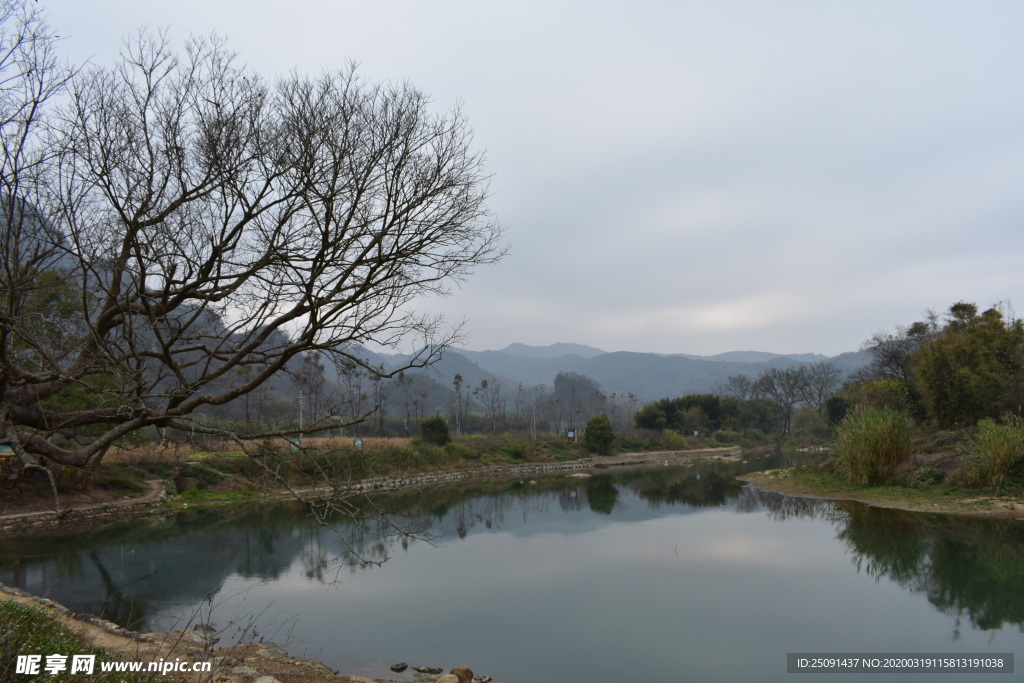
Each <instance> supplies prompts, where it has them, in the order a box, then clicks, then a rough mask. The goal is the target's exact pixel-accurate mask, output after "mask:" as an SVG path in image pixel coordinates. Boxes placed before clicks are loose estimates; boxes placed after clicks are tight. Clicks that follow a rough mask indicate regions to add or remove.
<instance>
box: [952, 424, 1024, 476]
mask: <svg viewBox="0 0 1024 683" xmlns="http://www.w3.org/2000/svg"><path fill="white" fill-rule="evenodd" d="M968 443H969V448H970V451H971V453H972V454H974V455H975V456H976V458H975V459H974V460H972V461H971V462H970V464H969V465H967V467H966V468H965V469H964V470H962V471H961V472H959V473H958V474H957V478H958V479H959V480H960V481H961V482H962V483H963V484H965V485H967V486H976V487H979V488H991V489H992V490H993V491H995V492H996V493H998V492H999V491H1000V490H1002V489H1003V488H1004V486H1005V485H1007V484H1018V485H1019V484H1020V483H1021V482H1020V481H1019V480H1020V479H1021V476H1020V475H1021V474H1022V472H1021V470H1022V469H1024V468H1022V467H1021V465H1022V463H1021V460H1022V457H1024V420H1021V418H1020V417H1018V416H1016V415H1013V414H1010V413H1007V414H1006V415H1004V416H1003V417H1002V418H1001V419H1000V420H999V422H996V421H995V420H993V419H992V418H986V419H984V420H981V421H980V422H978V431H977V432H976V433H975V434H974V435H973V436H972V437H971V438H970V439H969V442H968Z"/></svg>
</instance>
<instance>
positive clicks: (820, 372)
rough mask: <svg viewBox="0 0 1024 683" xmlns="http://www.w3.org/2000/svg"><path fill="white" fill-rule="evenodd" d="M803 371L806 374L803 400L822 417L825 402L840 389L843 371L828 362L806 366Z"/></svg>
mask: <svg viewBox="0 0 1024 683" xmlns="http://www.w3.org/2000/svg"><path fill="white" fill-rule="evenodd" d="M802 370H803V374H804V385H803V394H802V398H803V400H804V402H805V403H807V405H809V406H811V407H812V408H814V409H815V410H817V411H818V414H819V415H821V414H822V413H823V412H824V410H825V401H826V400H828V397H829V396H831V395H832V394H834V393H835V391H836V389H838V388H839V385H840V384H841V382H842V378H843V371H842V370H840V369H839V368H838V367H836V365H835V364H834V363H832V362H831V361H827V360H823V361H819V362H817V363H811V364H810V365H805V366H804V367H803V368H802Z"/></svg>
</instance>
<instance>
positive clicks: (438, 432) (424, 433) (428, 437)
mask: <svg viewBox="0 0 1024 683" xmlns="http://www.w3.org/2000/svg"><path fill="white" fill-rule="evenodd" d="M420 438H422V439H423V441H425V442H426V443H429V444H433V445H435V446H444V445H447V444H448V442H449V441H451V440H452V437H451V434H450V433H449V432H448V420H446V419H444V418H443V417H441V416H440V415H434V416H433V417H426V418H423V419H422V420H420Z"/></svg>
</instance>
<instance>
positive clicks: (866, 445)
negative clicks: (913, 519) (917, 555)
mask: <svg viewBox="0 0 1024 683" xmlns="http://www.w3.org/2000/svg"><path fill="white" fill-rule="evenodd" d="M865 349H866V350H867V351H869V352H870V354H871V357H872V363H871V364H870V365H869V366H868V367H867V368H865V370H864V371H863V372H862V373H860V375H859V376H856V377H854V378H852V379H851V381H849V382H847V383H846V385H844V386H843V387H842V389H841V390H840V391H838V392H837V393H836V394H835V395H833V396H831V397H830V398H829V399H828V401H827V403H826V405H827V410H828V412H829V413H830V417H831V419H832V421H833V433H834V443H833V444H832V447H831V450H830V451H829V454H828V456H827V457H825V458H824V459H822V460H821V461H820V462H817V463H815V464H811V465H805V466H803V467H802V468H799V469H797V470H794V471H791V472H787V473H785V474H779V473H762V474H759V475H755V476H752V477H750V480H751V481H753V482H755V483H757V484H759V485H762V486H766V487H768V488H774V489H776V490H782V491H789V492H803V493H818V494H824V495H835V496H840V497H853V498H860V499H863V500H867V501H868V502H876V503H881V504H890V505H894V506H901V507H909V508H911V509H933V508H941V509H955V510H957V511H962V510H963V509H964V508H963V507H962V506H959V507H957V506H953V508H950V505H951V503H952V502H953V501H960V502H961V503H963V502H964V501H966V502H967V503H968V504H974V505H975V506H976V507H975V508H974V509H979V510H986V511H990V512H994V513H996V514H998V513H1000V512H1007V511H1010V512H1012V513H1017V514H1019V513H1021V512H1022V511H1024V504H1022V502H1021V498H1022V496H1024V419H1022V417H1021V411H1022V405H1024V324H1022V322H1021V320H1019V319H1017V318H1014V317H1012V316H1007V315H1006V314H1005V313H1004V312H1003V311H1001V310H1000V309H998V308H995V307H993V308H990V309H988V310H986V311H984V312H981V313H979V312H978V307H977V306H976V305H974V304H971V303H964V302H959V303H956V304H953V305H952V306H950V308H949V310H948V312H947V313H946V315H945V316H943V317H941V318H940V316H938V315H935V314H929V316H928V317H927V319H926V320H925V321H923V322H915V323H913V324H912V325H910V326H908V327H902V328H899V329H898V330H897V332H896V333H895V334H885V333H879V334H876V335H875V336H874V337H872V338H871V339H870V340H869V341H868V342H867V343H866V344H865ZM926 501H931V502H926Z"/></svg>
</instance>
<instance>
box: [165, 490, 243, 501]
mask: <svg viewBox="0 0 1024 683" xmlns="http://www.w3.org/2000/svg"><path fill="white" fill-rule="evenodd" d="M255 495H256V492H255V491H203V490H201V489H189V490H188V491H185V492H184V493H182V494H181V500H182V501H183V502H186V503H212V502H220V501H223V502H242V501H247V500H250V499H252V498H253V497H254V496H255Z"/></svg>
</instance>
